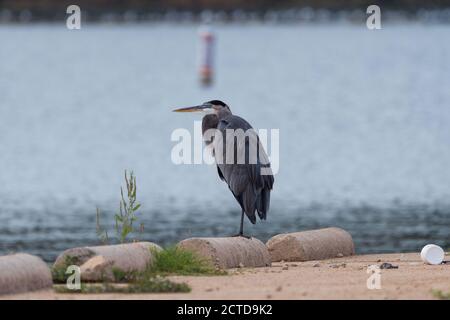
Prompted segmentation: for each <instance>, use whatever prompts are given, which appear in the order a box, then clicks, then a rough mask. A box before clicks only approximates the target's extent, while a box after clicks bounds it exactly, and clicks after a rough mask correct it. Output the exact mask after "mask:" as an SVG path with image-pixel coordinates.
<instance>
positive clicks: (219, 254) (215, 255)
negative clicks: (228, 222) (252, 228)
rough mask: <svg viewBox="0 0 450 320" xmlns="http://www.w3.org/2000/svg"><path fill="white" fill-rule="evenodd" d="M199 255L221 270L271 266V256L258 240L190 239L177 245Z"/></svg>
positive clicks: (235, 238)
mask: <svg viewBox="0 0 450 320" xmlns="http://www.w3.org/2000/svg"><path fill="white" fill-rule="evenodd" d="M177 246H178V247H180V248H183V249H185V250H190V251H193V252H195V253H197V254H198V255H199V256H201V257H203V258H206V259H208V260H209V261H211V262H212V263H213V265H214V266H216V267H219V268H224V269H225V268H237V267H242V266H244V267H265V266H270V264H271V262H270V255H269V251H268V250H267V248H266V246H265V245H264V243H262V242H261V241H259V240H258V239H256V238H251V239H247V238H244V237H229V238H190V239H186V240H183V241H181V242H180V243H178V245H177Z"/></svg>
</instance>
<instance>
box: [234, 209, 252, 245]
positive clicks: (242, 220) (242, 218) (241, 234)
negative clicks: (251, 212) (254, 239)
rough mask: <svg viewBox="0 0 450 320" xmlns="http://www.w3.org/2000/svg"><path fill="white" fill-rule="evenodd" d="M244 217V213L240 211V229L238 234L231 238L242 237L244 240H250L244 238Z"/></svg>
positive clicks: (248, 237)
mask: <svg viewBox="0 0 450 320" xmlns="http://www.w3.org/2000/svg"><path fill="white" fill-rule="evenodd" d="M244 215H245V212H244V210H242V215H241V226H240V228H239V233H238V234H235V235H233V236H232V237H244V238H247V239H251V237H250V236H245V235H244Z"/></svg>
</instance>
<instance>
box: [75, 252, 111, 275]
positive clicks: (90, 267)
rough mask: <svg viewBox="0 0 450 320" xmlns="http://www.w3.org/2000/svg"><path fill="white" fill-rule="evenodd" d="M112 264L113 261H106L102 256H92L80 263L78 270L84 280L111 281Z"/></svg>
mask: <svg viewBox="0 0 450 320" xmlns="http://www.w3.org/2000/svg"><path fill="white" fill-rule="evenodd" d="M112 265H113V261H108V260H107V259H105V257H103V256H94V257H92V258H90V259H89V260H88V261H86V262H85V263H83V264H82V265H81V267H80V272H81V274H82V275H83V280H85V281H97V280H109V281H112V280H114V275H113V272H112V268H111V266H112Z"/></svg>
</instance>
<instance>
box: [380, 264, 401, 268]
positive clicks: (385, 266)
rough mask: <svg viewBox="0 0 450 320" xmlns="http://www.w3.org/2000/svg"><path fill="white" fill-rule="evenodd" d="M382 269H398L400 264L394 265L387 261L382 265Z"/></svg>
mask: <svg viewBox="0 0 450 320" xmlns="http://www.w3.org/2000/svg"><path fill="white" fill-rule="evenodd" d="M380 269H398V266H394V265H393V264H391V263H389V262H385V263H382V264H381V265H380Z"/></svg>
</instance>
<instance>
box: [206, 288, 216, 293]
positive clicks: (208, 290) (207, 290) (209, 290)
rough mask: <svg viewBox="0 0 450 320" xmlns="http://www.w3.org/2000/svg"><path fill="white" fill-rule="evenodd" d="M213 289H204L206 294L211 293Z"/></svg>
mask: <svg viewBox="0 0 450 320" xmlns="http://www.w3.org/2000/svg"><path fill="white" fill-rule="evenodd" d="M213 290H214V289H213V288H208V289H206V290H205V291H206V292H211V291H213Z"/></svg>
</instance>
